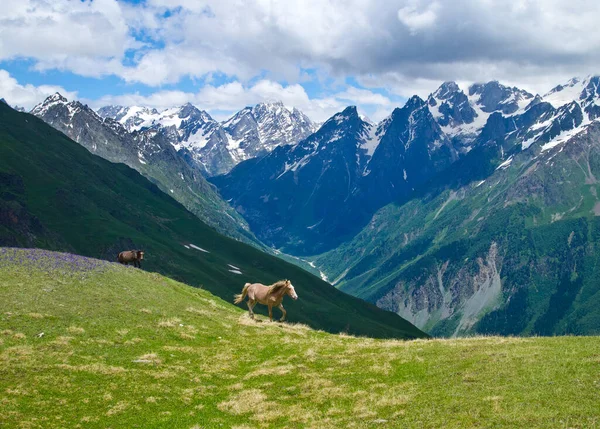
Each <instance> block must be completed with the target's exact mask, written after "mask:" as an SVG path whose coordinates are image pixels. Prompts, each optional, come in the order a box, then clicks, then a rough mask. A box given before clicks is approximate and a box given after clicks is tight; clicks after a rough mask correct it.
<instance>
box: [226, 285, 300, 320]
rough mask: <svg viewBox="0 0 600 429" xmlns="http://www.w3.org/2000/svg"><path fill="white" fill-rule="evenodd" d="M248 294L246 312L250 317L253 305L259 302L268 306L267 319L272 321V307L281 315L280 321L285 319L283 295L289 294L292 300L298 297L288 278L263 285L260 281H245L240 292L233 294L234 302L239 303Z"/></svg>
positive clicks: (252, 313)
mask: <svg viewBox="0 0 600 429" xmlns="http://www.w3.org/2000/svg"><path fill="white" fill-rule="evenodd" d="M246 295H248V302H247V304H248V312H249V313H250V317H251V318H252V319H254V311H253V309H254V306H255V305H256V303H257V302H258V303H260V304H263V305H266V306H268V307H269V320H270V321H271V322H272V321H273V307H278V308H279V309H280V310H281V312H282V313H283V316H281V319H279V321H280V322H283V321H284V320H285V316H286V314H287V311H285V308H283V305H282V304H281V302H282V301H283V297H284V296H285V295H289V296H290V297H291V298H292V299H293V300H294V301H295V300H297V299H298V295H296V290H295V289H294V285H292V282H291V281H289V280H279V281H278V282H276V283H273V284H272V285H271V286H265V285H263V284H261V283H246V284H245V285H244V288H243V289H242V293H240V294H237V295H234V298H235V299H234V300H233V303H234V304H239V303H240V302H242V301H243V300H244V298H245V297H246Z"/></svg>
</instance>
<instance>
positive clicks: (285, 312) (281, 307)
mask: <svg viewBox="0 0 600 429" xmlns="http://www.w3.org/2000/svg"><path fill="white" fill-rule="evenodd" d="M279 309H280V310H281V312H282V313H283V316H281V319H279V321H280V322H283V321H284V320H285V315H286V314H287V311H285V308H283V304H279Z"/></svg>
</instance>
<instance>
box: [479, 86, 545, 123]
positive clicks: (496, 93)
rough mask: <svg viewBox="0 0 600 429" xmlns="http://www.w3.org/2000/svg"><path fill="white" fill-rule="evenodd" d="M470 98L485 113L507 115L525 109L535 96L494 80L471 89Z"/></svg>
mask: <svg viewBox="0 0 600 429" xmlns="http://www.w3.org/2000/svg"><path fill="white" fill-rule="evenodd" d="M469 96H470V97H471V98H472V100H473V101H474V103H475V104H477V105H478V106H479V107H480V108H481V110H482V111H483V112H486V113H492V112H496V111H500V112H502V113H504V114H506V115H509V114H512V113H515V112H516V111H518V110H519V109H522V108H525V107H526V106H527V105H528V104H529V103H530V102H531V100H533V98H534V96H533V94H530V93H528V92H527V91H524V90H522V89H519V88H516V87H512V88H510V87H508V86H504V85H502V84H501V83H500V82H498V81H496V80H493V81H491V82H488V83H475V84H473V85H471V86H470V87H469Z"/></svg>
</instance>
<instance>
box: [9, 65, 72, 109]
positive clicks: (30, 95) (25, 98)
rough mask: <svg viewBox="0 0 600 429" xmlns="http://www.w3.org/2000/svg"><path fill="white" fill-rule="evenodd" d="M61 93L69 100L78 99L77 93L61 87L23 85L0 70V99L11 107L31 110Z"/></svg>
mask: <svg viewBox="0 0 600 429" xmlns="http://www.w3.org/2000/svg"><path fill="white" fill-rule="evenodd" d="M55 92H60V93H61V94H63V95H64V96H66V97H68V98H71V99H73V98H77V92H70V91H66V90H65V89H64V88H62V87H60V86H53V85H41V86H33V85H30V84H27V85H21V84H19V83H18V82H17V80H16V79H15V78H13V77H12V76H11V75H10V73H9V72H7V71H6V70H2V69H0V97H1V98H4V99H5V100H6V102H7V103H8V104H10V105H11V106H13V107H14V106H20V107H25V109H27V110H29V109H31V108H32V107H33V106H35V105H36V104H38V103H40V102H42V101H44V99H45V98H46V97H48V96H49V95H52V94H54V93H55Z"/></svg>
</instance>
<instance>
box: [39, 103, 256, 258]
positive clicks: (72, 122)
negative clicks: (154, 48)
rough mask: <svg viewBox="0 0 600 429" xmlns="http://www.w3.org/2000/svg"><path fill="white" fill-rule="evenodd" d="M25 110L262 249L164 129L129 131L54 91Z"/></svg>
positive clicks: (216, 225) (220, 228) (221, 228)
mask: <svg viewBox="0 0 600 429" xmlns="http://www.w3.org/2000/svg"><path fill="white" fill-rule="evenodd" d="M31 113H32V114H34V115H36V116H38V117H40V118H41V119H43V120H44V121H45V122H47V123H48V124H50V125H52V126H53V127H54V128H56V129H58V130H59V131H62V132H63V133H65V134H66V135H67V136H69V137H70V138H72V139H73V140H75V141H76V142H78V143H79V144H81V145H82V146H84V147H85V148H87V149H88V150H89V151H90V152H92V153H94V154H96V155H99V156H101V157H103V158H105V159H107V160H109V161H111V162H121V163H124V164H126V165H128V166H130V167H131V168H133V169H135V170H137V171H139V172H140V173H141V174H143V175H144V176H146V177H147V178H149V179H150V180H151V181H152V182H154V183H155V184H156V185H158V187H159V188H161V189H162V190H163V191H164V192H166V193H169V194H170V195H171V196H173V197H174V198H175V199H176V200H177V201H179V202H180V203H182V204H183V205H184V206H185V207H186V208H187V209H188V210H190V211H191V212H192V213H194V214H195V215H197V216H198V217H199V218H200V219H201V220H202V221H204V222H206V223H207V224H209V225H210V226H212V227H214V228H215V229H217V231H219V232H220V233H222V234H225V235H228V236H230V237H233V238H236V239H238V240H242V241H245V242H248V243H252V244H254V245H257V246H259V247H262V246H261V245H260V243H258V241H257V240H256V238H255V237H254V236H253V234H252V233H250V232H249V231H248V225H247V224H246V222H245V221H244V220H243V219H242V218H241V216H239V215H238V214H237V212H235V210H233V209H231V207H230V206H229V205H228V204H227V203H225V202H224V201H223V200H222V199H221V197H220V196H219V195H218V194H217V193H216V192H215V189H214V188H213V186H212V185H210V184H209V183H208V182H206V180H205V179H204V177H203V175H202V171H201V170H200V169H198V168H196V167H195V166H194V165H193V163H190V162H188V161H187V160H186V156H185V153H184V152H182V151H180V152H177V150H176V149H175V148H174V147H173V146H172V145H171V142H170V137H169V134H168V133H167V132H166V131H164V130H155V129H151V130H147V131H142V132H134V133H130V132H128V131H127V130H126V129H125V128H124V127H123V126H122V125H121V124H120V123H118V122H116V121H113V120H111V119H102V118H101V117H100V116H98V115H97V114H96V113H95V112H94V111H93V110H92V109H90V108H89V107H87V106H86V105H83V104H81V103H80V102H78V101H73V102H68V100H67V99H66V98H64V97H62V96H61V95H60V94H54V95H52V96H50V97H48V98H47V99H46V100H45V101H44V102H43V103H41V104H39V105H38V106H36V107H35V108H34V109H33V110H32V112H31ZM122 119H123V118H122ZM126 122H127V121H126ZM223 214H225V216H223Z"/></svg>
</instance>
